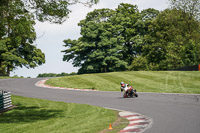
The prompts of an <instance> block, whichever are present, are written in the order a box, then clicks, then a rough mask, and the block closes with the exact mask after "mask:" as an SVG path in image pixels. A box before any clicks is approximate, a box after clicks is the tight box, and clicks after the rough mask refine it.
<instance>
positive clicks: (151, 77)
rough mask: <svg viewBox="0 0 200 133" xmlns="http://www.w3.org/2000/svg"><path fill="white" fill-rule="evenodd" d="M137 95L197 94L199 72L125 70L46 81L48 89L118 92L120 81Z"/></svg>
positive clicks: (199, 87)
mask: <svg viewBox="0 0 200 133" xmlns="http://www.w3.org/2000/svg"><path fill="white" fill-rule="evenodd" d="M121 81H124V82H125V83H129V84H131V85H132V86H133V87H134V88H135V89H137V91H138V92H157V93H189V94H200V71H127V72H112V73H99V74H84V75H75V76H67V77H60V78H53V79H49V80H48V81H47V82H46V84H48V85H51V86H59V87H67V88H80V89H96V90H102V91H120V89H119V88H120V82H121Z"/></svg>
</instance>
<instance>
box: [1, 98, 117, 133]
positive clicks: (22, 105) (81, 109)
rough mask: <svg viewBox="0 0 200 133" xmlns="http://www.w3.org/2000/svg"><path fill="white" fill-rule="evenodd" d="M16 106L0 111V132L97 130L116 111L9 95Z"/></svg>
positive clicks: (95, 132)
mask: <svg viewBox="0 0 200 133" xmlns="http://www.w3.org/2000/svg"><path fill="white" fill-rule="evenodd" d="M12 101H13V104H14V105H17V107H16V108H14V109H13V110H10V111H8V112H5V113H2V114H0V133H98V132H100V131H102V130H104V129H107V128H108V127H109V124H110V123H113V122H114V121H115V120H116V119H117V115H116V114H117V113H116V111H112V110H108V109H104V108H100V107H95V106H90V105H82V104H72V103H64V102H54V101H48V100H40V99H32V98H25V97H19V96H12Z"/></svg>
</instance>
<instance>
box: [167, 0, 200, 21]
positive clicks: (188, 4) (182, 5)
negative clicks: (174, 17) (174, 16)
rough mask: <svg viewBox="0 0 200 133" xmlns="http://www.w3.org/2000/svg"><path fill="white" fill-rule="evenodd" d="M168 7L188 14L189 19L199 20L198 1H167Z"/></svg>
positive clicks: (199, 3) (199, 2)
mask: <svg viewBox="0 0 200 133" xmlns="http://www.w3.org/2000/svg"><path fill="white" fill-rule="evenodd" d="M169 1H170V7H171V8H172V9H173V8H175V9H177V10H182V11H183V12H184V13H188V14H189V15H190V16H191V17H194V18H196V19H197V20H200V0H169Z"/></svg>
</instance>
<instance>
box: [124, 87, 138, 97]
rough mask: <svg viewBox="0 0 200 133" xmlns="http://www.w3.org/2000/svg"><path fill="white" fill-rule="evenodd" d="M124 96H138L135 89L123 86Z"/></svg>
mask: <svg viewBox="0 0 200 133" xmlns="http://www.w3.org/2000/svg"><path fill="white" fill-rule="evenodd" d="M123 97H124V98H127V97H138V94H137V92H136V89H133V87H132V86H130V87H127V86H126V87H125V88H124V95H123Z"/></svg>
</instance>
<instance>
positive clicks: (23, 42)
mask: <svg viewBox="0 0 200 133" xmlns="http://www.w3.org/2000/svg"><path fill="white" fill-rule="evenodd" d="M21 5H22V3H21V2H20V1H7V2H4V3H1V6H0V7H1V8H0V10H1V14H0V15H1V18H3V19H1V25H0V29H2V30H1V33H0V46H1V50H0V72H1V75H8V76H9V74H10V71H12V70H13V69H14V68H15V67H17V66H20V67H22V66H26V67H27V68H34V67H36V66H37V65H41V64H43V63H44V62H45V56H44V54H43V53H42V52H41V50H39V49H37V48H36V46H34V45H32V44H33V42H34V40H35V39H36V33H35V31H34V28H33V25H34V24H35V22H34V18H33V16H32V15H30V14H28V13H25V12H24V10H25V9H24V8H23V7H22V6H21Z"/></svg>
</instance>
